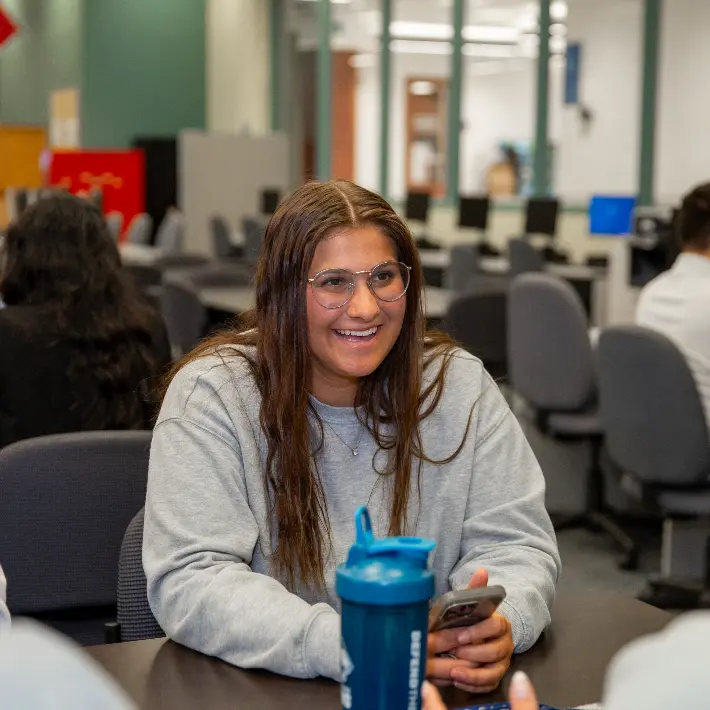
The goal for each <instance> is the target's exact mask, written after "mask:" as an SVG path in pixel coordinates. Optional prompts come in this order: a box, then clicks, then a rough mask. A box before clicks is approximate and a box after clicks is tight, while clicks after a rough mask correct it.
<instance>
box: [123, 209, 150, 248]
mask: <svg viewBox="0 0 710 710" xmlns="http://www.w3.org/2000/svg"><path fill="white" fill-rule="evenodd" d="M152 231H153V218H152V217H151V216H150V215H149V214H146V213H145V212H141V214H137V215H136V216H135V217H134V218H133V219H132V220H131V223H130V224H129V225H128V234H127V236H126V239H127V240H128V242H129V243H130V244H146V245H147V244H150V237H151V234H152Z"/></svg>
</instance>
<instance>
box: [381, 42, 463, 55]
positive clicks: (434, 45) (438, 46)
mask: <svg viewBox="0 0 710 710" xmlns="http://www.w3.org/2000/svg"><path fill="white" fill-rule="evenodd" d="M390 49H391V50H392V51H393V52H397V54H451V45H450V44H449V43H448V42H417V41H416V40H413V39H393V40H392V41H391V42H390Z"/></svg>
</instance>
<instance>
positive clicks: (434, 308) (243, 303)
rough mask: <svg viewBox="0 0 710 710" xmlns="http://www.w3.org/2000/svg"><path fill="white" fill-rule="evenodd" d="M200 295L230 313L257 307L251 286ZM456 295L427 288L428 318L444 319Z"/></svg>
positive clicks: (210, 290) (209, 290) (209, 304)
mask: <svg viewBox="0 0 710 710" xmlns="http://www.w3.org/2000/svg"><path fill="white" fill-rule="evenodd" d="M199 295H200V301H202V303H203V304H204V305H205V306H207V307H208V308H214V309H215V310H218V311H226V312H228V313H243V312H244V311H248V310H250V309H252V308H254V306H255V292H254V289H253V288H252V287H251V286H239V287H224V286H220V287H213V286H210V287H205V288H201V289H199ZM454 295H455V294H454V293H453V292H452V291H449V290H447V289H444V288H434V287H433V286H427V288H426V289H425V292H424V308H425V311H426V315H427V318H430V319H432V320H438V319H441V318H443V317H444V316H445V315H446V311H447V309H448V307H449V302H450V301H451V299H452V298H453V297H454Z"/></svg>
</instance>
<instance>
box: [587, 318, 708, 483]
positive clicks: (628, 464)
mask: <svg viewBox="0 0 710 710" xmlns="http://www.w3.org/2000/svg"><path fill="white" fill-rule="evenodd" d="M598 372H599V400H600V415H601V423H602V427H603V429H604V433H605V436H606V442H607V447H608V449H609V453H610V455H611V456H612V458H613V459H614V461H615V462H616V463H617V464H618V465H619V466H621V468H623V469H624V470H625V471H627V472H628V473H631V474H633V475H634V476H636V477H638V478H640V479H641V480H642V481H645V482H648V483H666V484H671V485H672V484H675V485H683V484H694V483H695V484H697V483H708V476H710V435H708V427H707V423H706V421H705V414H704V412H703V406H702V403H701V400H700V395H699V394H698V388H697V386H696V384H695V380H694V379H693V376H692V374H691V371H690V368H689V367H688V363H687V361H686V359H685V357H684V356H683V355H682V353H681V352H680V351H679V350H678V348H677V347H676V345H675V344H674V343H673V342H671V341H670V340H669V339H668V338H666V337H665V336H663V335H661V334H660V333H656V332H654V331H651V330H647V329H645V328H641V327H638V326H624V327H615V328H609V329H607V330H604V331H603V332H602V333H601V336H600V337H599V345H598Z"/></svg>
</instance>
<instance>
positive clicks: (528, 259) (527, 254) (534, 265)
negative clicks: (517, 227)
mask: <svg viewBox="0 0 710 710" xmlns="http://www.w3.org/2000/svg"><path fill="white" fill-rule="evenodd" d="M508 256H509V259H510V275H511V276H513V277H515V276H520V274H525V273H528V272H530V271H544V270H545V262H544V260H543V258H542V255H541V254H540V252H539V251H537V249H535V247H534V246H533V245H532V244H530V242H529V241H527V240H526V239H522V238H520V237H514V238H513V239H511V240H510V241H509V242H508Z"/></svg>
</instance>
